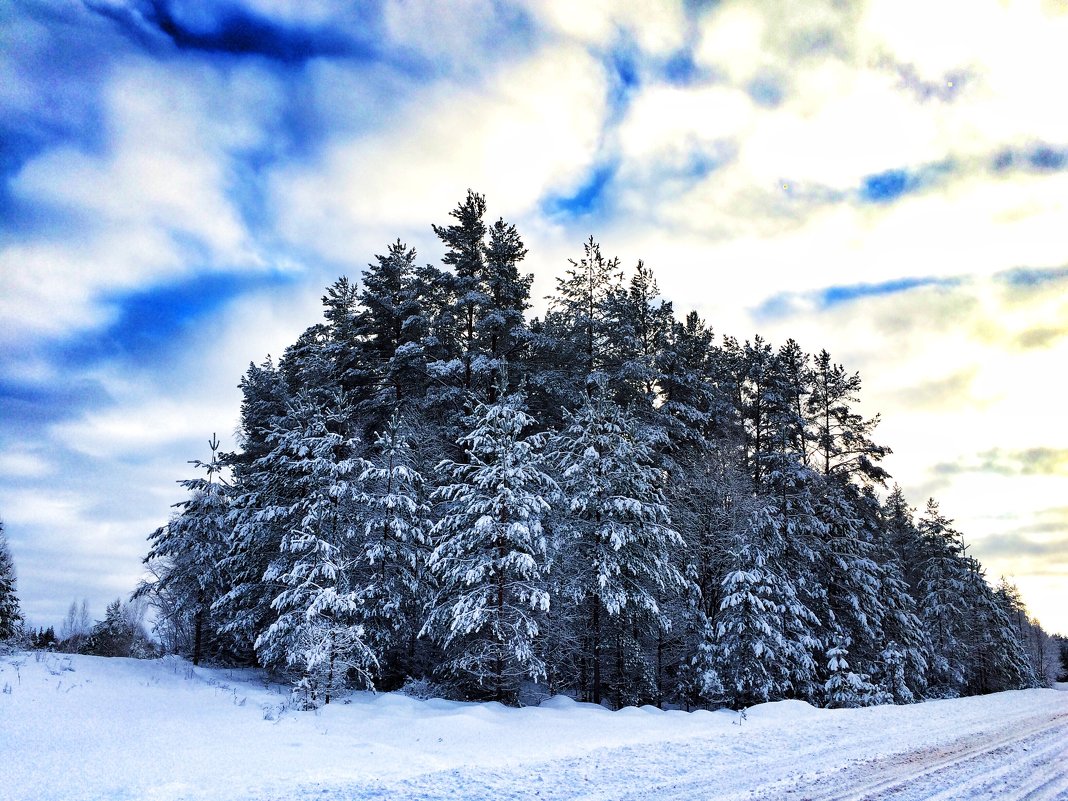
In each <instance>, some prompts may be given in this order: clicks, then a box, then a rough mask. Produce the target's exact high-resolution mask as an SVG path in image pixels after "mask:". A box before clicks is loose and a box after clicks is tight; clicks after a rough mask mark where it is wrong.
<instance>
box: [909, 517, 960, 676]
mask: <svg viewBox="0 0 1068 801" xmlns="http://www.w3.org/2000/svg"><path fill="white" fill-rule="evenodd" d="M952 524H953V521H952V520H950V519H949V518H947V517H945V516H944V515H942V513H941V512H940V511H939V509H938V504H937V503H936V502H935V500H934V498H931V499H929V500H928V501H927V509H926V511H925V512H924V515H923V517H921V518H920V522H919V526H918V529H919V533H920V537H921V538H922V540H921V543H922V544H921V547H922V548H923V551H924V559H923V568H922V574H921V575H922V578H921V579H920V584H919V588H918V589H919V593H920V614H921V619H922V620H923V623H924V628H925V629H926V630H927V634H928V637H929V638H930V641H931V662H930V671H929V673H928V676H929V681H930V686H931V693H932V694H933V695H934V696H935V697H955V696H957V695H959V694H960V693H961V692H962V691H963V689H964V687H965V682H966V679H967V662H966V660H967V659H968V654H967V653H966V645H967V636H968V618H969V608H968V607H969V603H970V602H973V601H974V598H973V597H972V594H971V593H970V589H971V588H972V586H974V585H971V581H970V577H969V575H968V573H969V570H970V568H969V566H968V563H967V561H966V560H965V557H964V545H963V543H962V542H961V536H960V533H959V532H958V531H956V530H955V529H954V528H953V527H952Z"/></svg>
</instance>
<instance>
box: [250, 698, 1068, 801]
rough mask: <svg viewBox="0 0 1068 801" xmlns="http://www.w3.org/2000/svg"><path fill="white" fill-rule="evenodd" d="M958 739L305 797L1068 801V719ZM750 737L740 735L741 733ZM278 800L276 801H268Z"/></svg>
mask: <svg viewBox="0 0 1068 801" xmlns="http://www.w3.org/2000/svg"><path fill="white" fill-rule="evenodd" d="M989 724H990V725H989V726H985V727H981V728H979V729H978V730H976V731H974V732H972V733H969V734H967V735H965V736H954V735H955V734H956V731H955V730H954V727H953V726H952V725H949V726H946V725H935V726H933V727H932V728H931V729H929V730H928V734H929V735H930V738H929V739H928V740H927V741H926V742H925V744H924V745H923V746H922V747H919V748H914V749H909V750H905V751H899V752H894V753H887V754H883V755H880V756H877V757H874V758H873V757H870V754H872V753H878V752H879V751H880V749H881V744H882V743H884V742H885V741H886V739H887V736H886V733H885V732H883V731H879V730H875V731H870V732H866V733H865V734H864V735H863V736H861V737H860V738H857V739H852V738H851V739H850V741H848V742H843V741H842V739H840V738H833V737H832V738H829V739H827V740H825V741H824V742H822V743H820V744H818V745H816V746H815V747H809V748H806V749H803V750H801V749H799V750H790V751H787V752H785V753H769V754H750V755H748V758H747V759H745V760H742V761H739V760H737V759H723V758H720V757H721V753H720V752H721V750H722V749H721V747H722V743H721V742H719V740H720V739H721V738H719V737H712V738H707V739H706V738H700V739H697V740H694V741H690V742H685V743H677V742H676V743H671V744H670V746H668V747H658V746H657V745H653V744H647V745H644V746H627V747H622V748H613V749H600V750H597V751H594V752H592V753H590V754H585V755H583V756H581V757H575V758H569V759H561V760H552V761H547V762H539V763H532V764H527V765H523V766H522V767H517V768H512V769H494V770H489V769H478V768H460V769H454V770H450V771H441V772H435V773H430V774H424V775H421V776H418V777H416V778H412V779H407V780H404V781H400V782H393V783H385V784H373V783H358V784H352V785H347V786H343V787H337V786H335V787H329V786H325V785H322V784H312V785H308V786H305V787H302V788H300V793H301V794H300V795H299V796H297V797H308V798H312V797H314V798H323V799H357V798H358V799H419V800H420V801H445V800H446V799H457V798H467V799H491V798H492V799H525V798H539V799H546V801H564V799H573V800H575V801H577V800H578V799H582V800H583V801H652V800H653V799H655V800H656V801H698V800H700V799H724V800H726V799H730V800H731V801H743V800H746V801H862V800H871V801H876V800H877V799H888V800H889V799H893V801H913V800H917V801H918V800H919V799H928V800H931V801H933V800H934V799H937V800H938V801H951V800H953V799H991V801H1023V799H1028V801H1054V800H1055V799H1068V708H1064V707H1063V706H1062V707H1061V708H1060V711H1056V712H1050V713H1043V714H1039V715H1032V714H1029V713H1028V714H1025V715H1023V716H1021V717H1018V718H1017V717H1013V716H1010V717H1009V720H1007V721H1003V720H991V721H989ZM742 725H744V724H742ZM267 797H270V798H275V797H277V796H274V795H271V796H267Z"/></svg>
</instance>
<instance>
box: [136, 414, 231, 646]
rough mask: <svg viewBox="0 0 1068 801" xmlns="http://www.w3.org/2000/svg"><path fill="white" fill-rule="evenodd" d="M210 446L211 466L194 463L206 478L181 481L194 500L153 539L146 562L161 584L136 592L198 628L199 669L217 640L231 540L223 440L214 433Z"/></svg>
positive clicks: (178, 506)
mask: <svg viewBox="0 0 1068 801" xmlns="http://www.w3.org/2000/svg"><path fill="white" fill-rule="evenodd" d="M208 447H209V448H210V449H211V460H210V461H209V462H201V461H199V460H196V461H193V462H190V464H192V465H194V466H195V467H197V468H199V469H203V470H204V471H205V472H206V474H207V475H206V477H203V478H201V477H198V478H194V479H186V480H183V481H180V482H178V483H179V484H180V485H181V486H182V487H183V488H184V489H185V490H186V491H187V492H188V493H189V498H188V499H187V500H184V501H181V502H179V503H177V504H175V508H176V509H178V512H177V513H176V514H175V515H174V516H173V517H172V518H171V520H170V522H169V523H168V524H167V525H165V526H161V527H160V528H158V529H156V530H155V532H153V533H152V534H151V535H150V536H149V542H151V547H150V548H149V551H148V555H147V556H146V557H145V559H144V561H145V563H146V564H147V563H148V562H150V561H153V560H156V561H157V562H158V564H157V568H156V580H155V581H154V582H151V583H148V582H142V583H141V584H140V585H139V586H138V589H137V591H136V592H135V593H134V597H147V598H151V599H155V602H156V603H158V604H159V605H161V606H165V607H170V608H172V609H173V615H174V617H173V620H174V622H175V623H176V625H178V626H180V627H182V628H185V627H189V628H191V629H192V640H193V642H192V644H191V648H190V656H191V657H192V660H193V664H194V665H199V664H200V660H201V658H202V657H203V655H204V650H205V641H206V640H207V639H209V638H211V639H214V634H215V626H214V624H213V622H212V618H211V606H212V604H213V603H215V601H216V600H218V598H219V597H220V596H221V594H222V592H223V578H222V575H221V572H220V564H221V561H222V559H223V558H224V556H225V554H226V549H227V540H228V526H227V515H228V513H229V505H230V503H229V495H228V490H229V488H228V485H227V484H226V483H225V481H223V480H222V477H221V473H222V469H223V467H222V465H221V463H220V461H219V440H218V439H217V438H216V437H215V436H214V435H212V438H211V440H209V442H208Z"/></svg>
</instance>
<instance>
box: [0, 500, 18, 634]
mask: <svg viewBox="0 0 1068 801" xmlns="http://www.w3.org/2000/svg"><path fill="white" fill-rule="evenodd" d="M17 589H18V586H17V579H16V576H15V560H14V558H13V557H12V555H11V547H10V546H9V545H8V543H7V536H6V535H5V534H4V521H3V520H2V519H0V642H2V641H4V640H10V639H13V638H14V637H16V636H18V634H19V633H20V632H21V631H22V610H21V607H20V606H19V598H18V594H17Z"/></svg>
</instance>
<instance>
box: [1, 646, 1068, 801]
mask: <svg viewBox="0 0 1068 801" xmlns="http://www.w3.org/2000/svg"><path fill="white" fill-rule="evenodd" d="M1061 689H1062V690H1063V689H1068V688H1066V687H1062V688H1061ZM0 690H2V693H0V799H3V800H4V801H7V800H8V799H12V800H13V801H14V800H16V799H17V801H31V800H33V801H37V800H38V799H39V800H40V801H48V800H49V799H64V801H66V800H68V799H108V800H109V801H110V800H111V799H159V800H160V801H164V800H168V801H169V800H170V799H186V798H188V799H220V801H222V800H223V799H225V800H226V801H244V800H246V799H287V800H288V799H293V800H299V799H312V798H314V799H329V800H334V799H338V800H340V799H346V801H347V800H349V799H521V798H522V799H526V798H544V799H578V798H582V799H604V800H605V801H607V800H608V799H720V798H722V799H796V800H797V801H800V799H814V800H815V799H819V800H820V801H831V799H847V798H855V799H860V798H870V799H894V800H895V801H907V800H908V799H921V798H922V799H928V798H938V799H952V798H960V799H963V798H967V799H980V798H988V799H1013V798H1029V799H1068V692H1063V691H1061V692H1058V691H1055V690H1030V691H1026V692H1012V693H1001V694H999V695H995V696H988V697H985V698H969V699H961V700H955V701H938V702H931V703H926V704H919V705H915V706H910V707H880V708H874V709H860V710H833V711H832V710H817V709H813V708H812V707H810V706H808V705H807V704H804V703H800V702H781V703H775V704H765V705H762V706H758V707H754V708H752V709H750V710H749V711H748V714H747V715H746V717H745V719H742V718H741V717H740V716H739V715H738V714H737V713H732V712H727V711H721V712H714V713H713V712H695V713H692V714H690V713H685V712H662V711H659V710H656V709H651V708H643V709H633V708H631V709H624V710H621V711H618V712H609V711H606V710H603V709H601V708H599V707H594V706H592V705H589V704H576V703H574V702H572V701H569V700H567V699H561V698H556V699H552V700H550V701H547V702H546V703H544V704H542V705H541V706H540V707H536V708H534V707H531V708H526V709H519V710H515V709H506V708H504V707H502V706H499V705H496V704H459V703H452V702H446V701H418V700H414V699H410V698H407V697H404V696H400V695H395V694H385V695H379V696H373V695H370V694H363V693H361V694H357V695H356V696H354V697H352V698H351V699H349V703H340V704H331V705H330V706H329V707H326V708H324V709H322V710H320V711H318V712H295V711H292V710H289V709H286V708H285V702H286V701H287V697H288V696H287V694H286V692H285V689H284V688H281V687H279V686H277V685H266V684H265V683H264V682H263V680H262V679H261V678H260V676H259V674H256V673H254V672H251V671H232V672H231V671H227V670H211V669H201V668H197V669H194V668H193V667H192V666H191V665H190V664H189V663H188V662H184V661H181V660H178V659H174V658H167V659H163V660H156V661H147V662H138V661H134V660H127V659H102V658H98V657H88V656H79V657H67V656H60V655H54V654H52V655H36V654H22V655H16V656H10V655H9V656H5V657H3V658H0Z"/></svg>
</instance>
